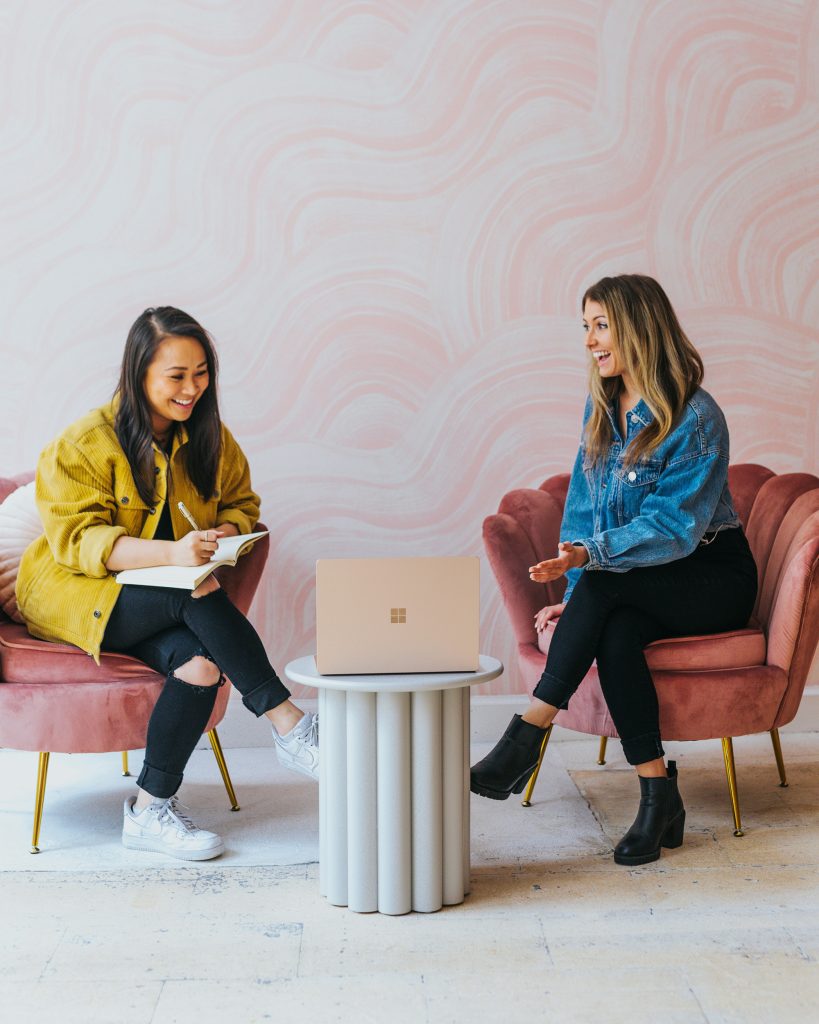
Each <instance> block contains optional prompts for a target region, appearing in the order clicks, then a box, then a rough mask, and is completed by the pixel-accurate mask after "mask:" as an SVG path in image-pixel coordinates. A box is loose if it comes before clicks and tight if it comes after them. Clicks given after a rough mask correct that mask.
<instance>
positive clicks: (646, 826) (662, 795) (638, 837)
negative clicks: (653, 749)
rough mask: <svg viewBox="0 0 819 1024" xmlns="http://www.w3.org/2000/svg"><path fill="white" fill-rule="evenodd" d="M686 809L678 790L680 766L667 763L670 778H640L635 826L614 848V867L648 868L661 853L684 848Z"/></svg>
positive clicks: (673, 762) (670, 762)
mask: <svg viewBox="0 0 819 1024" xmlns="http://www.w3.org/2000/svg"><path fill="white" fill-rule="evenodd" d="M684 832H685V808H684V807H683V802H682V798H681V797H680V793H679V790H678V788H677V762H676V761H669V762H668V778H665V779H662V778H660V779H644V778H643V777H642V776H641V777H640V806H639V808H638V810H637V817H636V818H635V819H634V824H633V825H632V826H631V828H630V829H629V830H628V832H626V834H625V835H624V836H623V838H622V839H621V840H620V842H619V843H618V844H617V846H616V847H615V848H614V862H615V864H626V865H635V864H649V863H650V862H651V861H653V860H658V859H659V857H660V850H661V849H662V847H666V848H667V849H669V850H673V849H676V848H677V847H678V846H682V843H683V836H684Z"/></svg>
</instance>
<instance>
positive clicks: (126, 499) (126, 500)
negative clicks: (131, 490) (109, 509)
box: [119, 495, 128, 505]
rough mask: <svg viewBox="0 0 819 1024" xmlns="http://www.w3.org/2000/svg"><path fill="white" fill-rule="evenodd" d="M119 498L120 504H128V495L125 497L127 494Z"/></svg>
mask: <svg viewBox="0 0 819 1024" xmlns="http://www.w3.org/2000/svg"><path fill="white" fill-rule="evenodd" d="M119 500H120V504H122V505H127V504H128V497H127V495H126V496H125V497H124V498H120V499H119Z"/></svg>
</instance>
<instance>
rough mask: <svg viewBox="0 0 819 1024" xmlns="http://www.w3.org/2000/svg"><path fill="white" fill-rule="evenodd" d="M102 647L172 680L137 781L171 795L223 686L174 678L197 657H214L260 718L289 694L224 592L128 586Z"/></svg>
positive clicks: (163, 696)
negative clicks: (195, 594)
mask: <svg viewBox="0 0 819 1024" xmlns="http://www.w3.org/2000/svg"><path fill="white" fill-rule="evenodd" d="M102 646H103V648H104V649H105V650H108V651H118V652H120V653H123V654H130V655H133V657H135V658H139V659H140V660H141V661H144V662H145V663H146V664H147V665H150V667H151V668H152V669H154V670H155V671H157V672H161V673H162V674H163V675H165V676H166V677H167V678H166V680H165V686H164V687H163V689H162V692H161V693H160V695H159V699H158V700H157V702H156V706H155V707H154V710H153V714H152V715H151V720H150V722H149V723H148V735H147V738H146V742H145V763H144V765H143V768H142V771H141V772H140V775H139V779H138V780H137V785H138V786H140V787H141V788H142V789H144V790H145V791H146V792H148V793H150V794H151V795H152V796H155V797H158V798H163V799H164V798H166V797H169V796H173V794H174V793H175V792H176V791H177V789H179V786H180V784H181V782H182V774H183V772H184V770H185V765H186V764H187V763H188V759H189V758H190V756H191V754H192V753H193V750H194V748H195V746H196V744H197V743H198V742H199V738H200V737H201V735H202V732H203V731H204V728H205V726H206V725H207V722H208V719H209V718H210V715H211V712H212V711H213V706H214V704H215V702H216V692H217V689H218V687H219V686H220V685H221V682H220V683H219V684H215V685H213V686H193V685H191V684H190V683H186V682H183V681H182V680H181V679H178V678H177V677H176V676H175V675H174V671H175V670H176V669H178V668H180V667H181V666H182V665H184V664H186V662H189V661H190V660H191V658H194V657H197V656H199V657H203V658H207V659H208V660H209V661H212V662H213V663H214V664H215V665H216V666H217V667H218V668H219V670H220V672H223V673H224V674H225V675H226V676H227V677H228V678H229V679H230V681H231V683H233V685H234V686H235V687H236V689H237V690H238V691H239V692H240V693H241V694H242V703H243V704H244V705H245V707H246V708H248V709H249V710H250V711H252V712H253V714H254V715H257V716H258V715H263V714H264V713H265V711H269V710H270V709H271V708H275V707H278V705H279V704H282V703H283V702H284V701H286V700H287V698H288V697H289V696H290V691H289V690H288V689H287V687H286V686H285V685H284V684H283V683H282V682H281V680H280V679H279V677H278V676H277V675H276V672H275V670H274V669H273V666H272V665H271V664H270V662H269V661H268V658H267V654H266V653H265V649H264V646H263V644H262V641H261V640H260V639H259V635H258V633H257V632H256V630H255V629H254V628H253V626H251V624H250V623H249V622H248V620H247V619H246V618H245V617H244V615H242V613H241V612H240V611H239V609H238V608H237V607H236V606H235V605H234V604H233V603H232V602H231V600H230V598H229V597H228V596H227V594H225V592H224V591H223V590H221V589H220V590H214V591H213V592H212V593H210V594H206V595H205V596H204V597H192V596H191V592H190V591H189V590H177V589H174V588H171V587H137V586H123V587H122V590H121V591H120V594H119V597H118V599H117V603H116V605H114V610H113V612H112V613H111V618H110V619H109V620H108V625H107V626H106V628H105V635H104V637H103V640H102Z"/></svg>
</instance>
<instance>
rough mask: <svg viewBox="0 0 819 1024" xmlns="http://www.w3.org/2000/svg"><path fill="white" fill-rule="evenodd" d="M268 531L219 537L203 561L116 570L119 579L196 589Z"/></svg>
mask: <svg viewBox="0 0 819 1024" xmlns="http://www.w3.org/2000/svg"><path fill="white" fill-rule="evenodd" d="M267 532H268V531H267V530H262V531H261V532H260V533H242V534H239V536H238V537H220V538H219V542H218V544H217V547H216V550H215V551H214V552H213V555H212V556H211V560H210V561H209V562H205V564H204V565H152V566H150V567H149V568H147V569H123V570H122V572H118V573H117V574H116V579H117V583H129V584H132V585H136V586H140V587H176V588H178V589H180V590H196V588H197V587H198V586H199V584H200V583H201V582H202V581H203V580H206V579H207V578H208V576H210V574H211V573H212V572H213V571H214V569H218V568H219V566H220V565H236V563H237V562H238V560H239V555H241V554H242V552H243V551H245V550H246V549H247V548H248V547H250V545H251V544H252V543H253V542H254V541H256V540H258V539H259V537H264V536H265V534H266V533H267Z"/></svg>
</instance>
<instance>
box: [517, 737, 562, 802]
mask: <svg viewBox="0 0 819 1024" xmlns="http://www.w3.org/2000/svg"><path fill="white" fill-rule="evenodd" d="M553 728H554V725H550V726H549V728H548V729H547V730H546V735H545V736H544V737H543V742H542V743H541V744H540V756H539V757H538V759H537V764H536V765H535V770H534V771H533V772H532V774H531V775H530V776H529V783H528V785H527V786H526V792H525V793H524V794H523V799H522V800H521V805H522V806H523V807H531V806H532V790H533V789H534V788H535V783H536V782H537V777H538V772H539V771H540V766H541V765H542V764H543V755H544V754H545V753H546V747H547V746H548V745H549V737H550V736H551V735H552V729H553Z"/></svg>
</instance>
